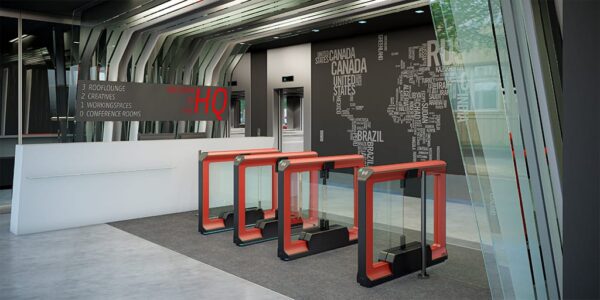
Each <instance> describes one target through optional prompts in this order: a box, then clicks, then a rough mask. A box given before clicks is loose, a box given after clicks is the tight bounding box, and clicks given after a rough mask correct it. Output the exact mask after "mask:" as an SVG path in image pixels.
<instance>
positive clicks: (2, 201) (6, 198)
mask: <svg viewBox="0 0 600 300" xmlns="http://www.w3.org/2000/svg"><path fill="white" fill-rule="evenodd" d="M11 202H12V190H0V214H3V213H10V203H11Z"/></svg>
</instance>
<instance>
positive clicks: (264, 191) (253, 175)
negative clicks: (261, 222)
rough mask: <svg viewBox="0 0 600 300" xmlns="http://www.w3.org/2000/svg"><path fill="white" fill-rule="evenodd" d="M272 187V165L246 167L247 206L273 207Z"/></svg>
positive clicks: (268, 208) (265, 208)
mask: <svg viewBox="0 0 600 300" xmlns="http://www.w3.org/2000/svg"><path fill="white" fill-rule="evenodd" d="M271 189H272V166H260V167H248V168H246V208H253V207H256V208H259V209H262V210H263V211H266V210H270V209H272V208H273V206H272V204H273V202H272V197H271V193H272V190H271ZM275 197H276V196H275Z"/></svg>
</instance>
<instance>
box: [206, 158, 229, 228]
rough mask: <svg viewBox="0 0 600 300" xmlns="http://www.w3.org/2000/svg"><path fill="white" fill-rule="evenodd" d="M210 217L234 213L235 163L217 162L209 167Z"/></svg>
mask: <svg viewBox="0 0 600 300" xmlns="http://www.w3.org/2000/svg"><path fill="white" fill-rule="evenodd" d="M208 172H209V175H208V176H209V177H208V178H210V182H209V190H210V198H209V202H208V203H209V211H210V212H209V215H210V217H211V218H212V217H220V214H221V213H223V212H225V211H233V162H231V161H227V162H215V163H211V164H210V165H209V171H208Z"/></svg>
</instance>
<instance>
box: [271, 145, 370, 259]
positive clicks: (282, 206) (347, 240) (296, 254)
mask: <svg viewBox="0 0 600 300" xmlns="http://www.w3.org/2000/svg"><path fill="white" fill-rule="evenodd" d="M363 166H364V157H363V156H362V155H339V156H326V157H317V158H298V159H289V160H283V161H281V162H279V165H278V188H277V193H278V197H277V198H278V202H279V203H278V209H277V217H278V219H279V222H278V244H277V255H278V256H279V258H281V259H282V260H292V259H296V258H300V257H304V256H308V255H312V254H316V253H320V252H324V251H328V250H332V249H336V248H340V247H344V246H348V245H351V244H354V243H356V242H357V239H358V228H357V217H358V216H357V209H358V193H357V192H358V190H357V189H356V187H357V181H356V180H357V171H358V169H359V168H361V167H363ZM335 169H352V171H353V201H352V200H350V201H349V202H350V203H352V204H353V205H354V207H353V211H354V218H353V224H352V225H351V227H346V226H341V225H337V224H335V225H331V226H330V224H329V220H328V219H327V218H320V217H319V214H318V213H319V212H318V202H319V199H318V197H319V191H318V181H319V179H321V180H322V182H323V185H326V183H327V179H328V178H329V172H330V171H331V170H335ZM302 172H310V192H309V202H310V204H309V216H308V218H307V219H306V220H304V219H303V220H302V221H303V229H302V231H301V232H300V235H299V237H298V239H297V240H292V227H293V225H294V222H295V221H296V220H297V219H298V218H302V216H301V215H299V214H300V213H301V211H296V212H294V209H292V203H293V202H294V201H292V198H293V196H294V193H293V191H294V190H295V189H297V187H296V186H295V184H294V183H293V182H292V181H293V180H292V179H293V178H294V177H296V176H298V175H299V174H300V173H302ZM295 200H297V199H295ZM294 203H295V202H294Z"/></svg>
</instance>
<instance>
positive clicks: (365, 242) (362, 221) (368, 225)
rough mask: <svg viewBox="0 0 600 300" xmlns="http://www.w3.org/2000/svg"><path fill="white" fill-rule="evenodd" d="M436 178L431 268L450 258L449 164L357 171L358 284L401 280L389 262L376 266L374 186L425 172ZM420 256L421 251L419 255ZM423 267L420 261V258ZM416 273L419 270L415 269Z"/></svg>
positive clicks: (429, 259) (414, 164) (437, 163)
mask: <svg viewBox="0 0 600 300" xmlns="http://www.w3.org/2000/svg"><path fill="white" fill-rule="evenodd" d="M423 171H425V172H426V175H431V176H433V177H434V187H433V189H434V194H433V199H434V206H433V243H432V244H431V245H429V249H430V251H429V250H428V251H427V252H428V253H430V255H431V257H429V258H428V262H427V264H428V265H433V264H436V263H439V262H442V261H444V260H446V259H447V257H448V252H447V250H446V162H444V161H441V160H432V161H423V162H412V163H402V164H393V165H384V166H375V167H367V168H362V169H360V170H359V171H358V173H359V174H358V193H359V212H358V220H359V223H358V225H359V233H358V274H357V281H358V282H359V283H360V284H361V285H363V286H366V287H372V286H375V285H377V284H380V283H383V282H386V281H389V280H391V279H394V278H398V277H401V276H403V275H406V274H395V273H394V272H393V268H392V264H391V263H389V262H386V261H378V262H376V263H373V186H374V185H375V183H378V182H386V181H394V180H405V179H406V178H407V177H410V176H407V173H408V172H412V173H413V174H412V175H414V176H416V177H421V175H422V172H423ZM419 253H421V252H419ZM419 265H420V258H419ZM415 271H416V270H415Z"/></svg>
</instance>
